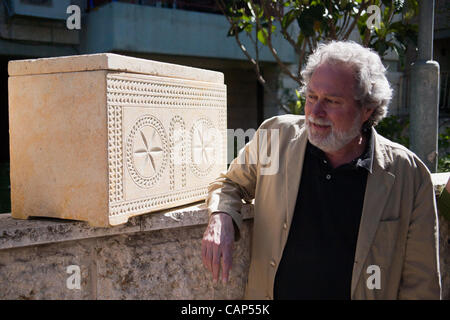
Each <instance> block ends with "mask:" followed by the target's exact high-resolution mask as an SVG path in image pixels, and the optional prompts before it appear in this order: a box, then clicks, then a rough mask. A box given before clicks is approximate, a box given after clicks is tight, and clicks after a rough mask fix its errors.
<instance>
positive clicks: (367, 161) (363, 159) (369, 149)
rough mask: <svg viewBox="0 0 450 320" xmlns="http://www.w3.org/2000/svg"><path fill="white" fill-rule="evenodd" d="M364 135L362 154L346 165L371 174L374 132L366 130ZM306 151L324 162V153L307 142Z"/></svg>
mask: <svg viewBox="0 0 450 320" xmlns="http://www.w3.org/2000/svg"><path fill="white" fill-rule="evenodd" d="M365 134H366V137H367V143H366V147H365V149H364V151H363V153H362V154H361V155H360V156H359V157H357V158H355V159H353V160H352V161H350V163H348V164H350V165H354V166H356V167H361V168H364V169H366V170H367V171H369V172H370V173H372V169H373V157H374V152H375V139H374V131H373V130H368V131H367V132H366V133H365ZM307 150H308V151H309V152H311V153H312V154H314V155H315V156H317V157H319V158H320V159H323V160H326V156H325V153H324V152H323V151H322V150H320V149H319V148H317V147H316V146H314V145H312V144H311V143H310V142H309V141H308V148H307ZM308 151H307V152H308Z"/></svg>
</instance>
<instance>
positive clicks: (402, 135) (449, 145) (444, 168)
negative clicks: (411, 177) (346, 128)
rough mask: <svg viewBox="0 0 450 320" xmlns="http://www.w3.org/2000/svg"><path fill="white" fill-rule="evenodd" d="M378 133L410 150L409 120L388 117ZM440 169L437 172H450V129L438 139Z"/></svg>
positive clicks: (382, 121) (446, 129)
mask: <svg viewBox="0 0 450 320" xmlns="http://www.w3.org/2000/svg"><path fill="white" fill-rule="evenodd" d="M376 129H377V132H378V133H379V134H381V135H382V136H384V137H386V138H388V139H389V140H391V141H394V142H397V143H400V144H402V145H404V146H405V147H407V148H409V118H408V117H401V116H394V115H391V116H388V117H386V118H384V119H383V120H381V121H380V122H379V123H378V125H377V127H376ZM438 149H439V152H438V169H437V172H450V152H449V151H450V127H446V128H445V132H444V133H441V134H439V137H438Z"/></svg>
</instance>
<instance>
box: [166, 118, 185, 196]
mask: <svg viewBox="0 0 450 320" xmlns="http://www.w3.org/2000/svg"><path fill="white" fill-rule="evenodd" d="M175 127H178V128H179V129H178V130H180V133H181V134H180V137H174V133H175ZM185 135H186V124H185V122H184V120H183V118H182V117H180V116H179V115H175V116H174V117H173V118H172V120H171V121H170V125H169V149H170V160H169V182H170V184H169V185H170V190H174V189H175V160H176V159H175V144H176V143H180V144H181V150H180V151H181V155H182V159H181V187H182V188H184V187H186V139H185ZM175 138H181V139H182V140H181V142H179V141H175Z"/></svg>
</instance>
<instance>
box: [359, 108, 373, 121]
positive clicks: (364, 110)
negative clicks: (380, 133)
mask: <svg viewBox="0 0 450 320" xmlns="http://www.w3.org/2000/svg"><path fill="white" fill-rule="evenodd" d="M374 112H375V109H374V108H362V120H363V123H365V122H366V121H367V120H369V118H370V117H371V116H372V113H374Z"/></svg>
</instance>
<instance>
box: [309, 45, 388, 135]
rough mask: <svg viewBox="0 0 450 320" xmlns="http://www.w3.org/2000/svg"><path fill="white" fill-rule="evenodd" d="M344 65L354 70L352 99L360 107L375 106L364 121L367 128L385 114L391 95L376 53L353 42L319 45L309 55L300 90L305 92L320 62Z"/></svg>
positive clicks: (369, 107) (384, 69) (370, 107)
mask: <svg viewBox="0 0 450 320" xmlns="http://www.w3.org/2000/svg"><path fill="white" fill-rule="evenodd" d="M325 62H326V63H330V64H344V65H346V66H350V67H351V68H352V69H353V70H354V71H355V80H356V92H355V100H357V102H358V103H359V105H360V106H361V107H363V108H367V109H374V112H373V113H372V115H371V116H370V118H369V119H368V120H367V121H366V123H365V124H364V127H365V128H370V127H372V126H375V125H377V123H378V122H379V121H380V120H381V119H383V118H384V117H385V116H386V113H387V107H388V105H389V103H390V101H391V98H392V89H391V87H390V85H389V82H388V80H387V78H386V68H385V67H384V65H383V63H382V62H381V59H380V57H379V55H378V54H377V53H376V52H374V51H373V50H371V49H369V48H364V47H363V46H361V45H359V44H357V43H356V42H353V41H331V42H329V43H326V44H324V43H322V44H319V45H318V47H317V48H316V49H315V50H314V51H313V53H312V54H311V55H310V56H309V57H308V60H307V63H306V66H305V68H304V69H303V71H302V72H301V75H302V82H303V86H302V88H301V92H302V93H303V94H304V93H306V88H307V86H308V82H309V80H310V79H311V77H312V74H313V73H314V70H316V68H317V67H318V66H320V65H321V64H323V63H325Z"/></svg>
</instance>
